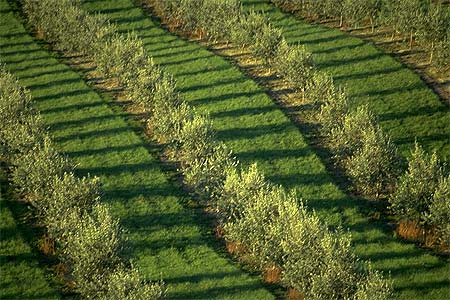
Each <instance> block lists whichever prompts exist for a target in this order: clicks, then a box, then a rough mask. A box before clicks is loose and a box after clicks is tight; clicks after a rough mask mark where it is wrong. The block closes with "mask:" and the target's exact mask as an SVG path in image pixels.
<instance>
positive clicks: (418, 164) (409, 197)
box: [389, 143, 442, 221]
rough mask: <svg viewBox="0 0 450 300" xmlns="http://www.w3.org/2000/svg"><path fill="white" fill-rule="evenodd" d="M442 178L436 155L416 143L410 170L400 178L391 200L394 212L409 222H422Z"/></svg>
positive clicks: (409, 164) (410, 160)
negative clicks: (430, 153)
mask: <svg viewBox="0 0 450 300" xmlns="http://www.w3.org/2000/svg"><path fill="white" fill-rule="evenodd" d="M441 177H442V169H441V168H440V166H439V160H438V157H437V155H436V153H433V154H432V155H431V156H430V155H428V154H426V153H425V151H424V150H423V149H422V147H420V146H419V144H417V143H416V144H415V149H414V151H412V153H411V158H410V159H409V161H408V170H407V171H406V173H405V174H404V175H403V176H401V177H400V179H399V182H398V184H397V189H396V191H395V192H394V193H393V194H392V196H391V197H390V199H389V201H390V203H391V209H392V210H393V212H394V213H395V214H396V215H398V216H402V217H404V218H406V219H409V220H414V221H421V218H422V215H423V214H424V213H426V212H428V208H429V206H430V204H431V202H432V199H433V194H434V191H435V190H436V188H437V186H438V182H439V178H441Z"/></svg>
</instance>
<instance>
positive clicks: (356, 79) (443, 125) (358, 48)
mask: <svg viewBox="0 0 450 300" xmlns="http://www.w3.org/2000/svg"><path fill="white" fill-rule="evenodd" d="M242 2H243V3H244V7H245V8H246V9H250V8H252V9H257V10H264V11H265V12H266V13H267V14H268V16H269V17H270V20H271V22H272V23H273V24H274V25H275V26H277V27H278V28H281V29H282V30H283V32H284V36H285V38H286V39H287V41H288V42H289V43H290V44H296V43H300V44H302V45H305V46H306V47H307V49H308V50H309V51H311V52H313V53H314V59H315V61H316V63H317V66H318V68H319V69H320V70H323V71H326V72H328V73H330V74H332V75H333V77H334V79H335V81H336V83H337V84H339V85H342V86H345V87H346V88H347V91H348V93H349V95H350V96H351V105H352V106H356V105H361V104H366V103H367V104H368V105H369V107H370V108H371V109H372V110H373V111H374V112H375V113H376V114H377V115H378V116H379V118H380V121H381V125H382V126H383V128H384V129H385V130H387V132H388V133H389V134H390V135H391V136H392V139H393V141H394V142H395V143H396V144H397V145H398V146H399V147H400V150H401V152H402V153H403V154H405V155H408V154H409V151H410V149H411V147H412V146H413V144H414V141H415V139H416V138H417V141H418V142H420V143H421V144H422V145H423V146H424V147H425V149H427V150H428V151H430V152H431V151H433V150H436V152H437V153H438V155H439V157H440V158H441V159H442V160H444V161H447V162H449V161H450V126H449V125H450V106H449V105H448V104H444V103H443V102H442V101H440V100H439V98H438V96H437V95H435V94H434V92H433V91H432V90H431V89H429V88H428V87H427V85H426V84H425V83H424V82H423V81H422V80H421V79H420V77H419V76H418V75H417V74H416V73H414V72H413V71H412V70H409V69H408V68H406V67H405V66H404V65H402V64H401V63H400V62H399V61H398V60H397V59H395V58H393V57H391V56H389V55H386V54H384V52H383V51H382V50H380V49H378V48H376V47H375V46H374V45H373V44H372V43H368V42H365V41H363V40H361V39H359V38H356V37H352V36H350V35H349V34H347V33H344V32H342V31H339V30H336V29H330V28H326V27H324V26H320V25H313V24H310V23H308V22H305V21H303V20H301V19H297V18H295V17H293V16H292V15H290V14H286V13H283V12H281V11H280V10H279V9H277V8H275V7H274V6H273V5H270V4H269V0H243V1H242Z"/></svg>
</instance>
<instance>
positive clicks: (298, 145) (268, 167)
mask: <svg viewBox="0 0 450 300" xmlns="http://www.w3.org/2000/svg"><path fill="white" fill-rule="evenodd" d="M83 6H84V8H86V9H88V10H90V11H91V12H97V11H98V12H100V13H103V14H105V15H106V16H107V17H108V18H110V19H111V20H113V21H114V23H116V24H117V25H118V26H119V29H120V30H122V31H123V32H127V31H129V30H135V31H136V33H137V34H138V35H139V36H140V37H141V38H142V39H143V41H144V43H145V45H146V48H147V50H148V51H149V53H150V54H151V55H152V56H153V57H154V59H155V61H156V62H157V63H159V64H161V65H162V66H163V67H164V68H165V69H166V70H167V71H168V72H169V73H171V74H173V75H174V76H175V78H176V79H177V81H178V83H179V87H180V90H181V92H182V94H183V96H184V97H185V98H186V99H187V100H188V102H189V103H190V104H191V105H193V106H195V107H196V108H197V109H198V110H200V111H203V112H208V113H209V114H210V116H211V118H212V119H213V122H214V127H215V129H216V130H217V133H218V134H217V137H218V138H219V139H220V140H223V141H224V142H225V143H226V144H227V145H228V146H230V147H231V149H232V150H233V152H234V153H235V154H236V156H237V157H238V159H239V160H240V161H241V163H242V164H243V165H248V164H250V163H252V162H255V161H256V162H257V163H258V165H259V167H260V169H261V170H263V171H264V173H265V174H266V175H267V177H268V178H269V179H270V180H271V181H272V182H275V183H277V184H282V185H284V186H285V187H287V188H293V189H296V190H297V191H298V194H299V195H300V196H301V197H303V198H304V199H306V200H307V201H308V205H309V206H310V207H312V208H314V209H316V210H317V211H318V212H319V214H320V215H321V216H322V217H323V218H324V219H326V220H327V221H328V222H329V223H330V224H331V225H335V226H336V225H339V224H340V225H343V226H344V227H345V228H349V229H350V230H351V232H352V235H353V238H354V242H355V247H356V251H357V253H358V255H359V256H360V257H362V258H363V259H370V260H371V261H372V262H373V265H374V267H375V268H377V269H379V270H383V271H385V272H386V273H388V272H390V273H391V275H392V278H393V279H394V285H395V289H396V297H398V298H400V299H445V298H446V297H447V296H448V295H449V294H450V272H449V268H450V263H449V260H448V259H447V258H440V257H438V256H434V255H432V254H430V252H427V251H425V250H422V249H419V248H418V247H416V246H415V245H414V244H411V243H403V242H400V241H399V240H398V239H397V238H396V237H395V236H394V234H393V231H392V229H391V228H389V227H388V226H387V225H385V223H384V222H380V223H376V222H371V221H369V220H368V217H367V216H368V215H369V214H370V212H372V211H373V209H372V208H371V207H370V205H368V204H367V203H366V202H359V201H355V200H351V199H349V198H348V197H346V196H345V194H344V193H343V192H341V191H340V190H339V189H338V188H337V186H336V185H335V184H334V183H333V181H332V178H331V176H330V175H329V174H327V172H326V170H325V167H324V166H323V164H322V163H321V161H320V160H319V159H318V157H317V156H316V155H315V153H314V152H313V150H312V148H311V147H309V146H308V145H307V143H306V142H305V140H304V138H303V136H302V135H301V133H300V132H299V131H298V130H297V128H296V127H295V126H294V125H293V124H292V123H291V122H290V121H289V119H288V118H287V117H286V116H284V114H283V113H282V112H281V111H280V110H279V108H278V107H277V106H276V105H275V104H274V103H273V102H272V100H271V99H270V98H269V97H268V96H267V95H266V94H265V92H264V91H263V90H261V88H259V87H258V86H257V85H256V84H255V83H254V82H253V81H251V80H249V79H248V78H247V77H246V76H244V75H243V74H242V73H241V72H240V71H239V70H238V69H237V68H236V67H233V66H232V65H231V64H230V63H229V62H227V61H226V60H225V59H223V58H220V57H217V56H215V55H213V54H212V53H211V52H209V51H208V50H206V49H205V48H204V47H201V46H199V45H197V44H196V43H192V42H187V41H185V40H183V39H181V38H178V37H177V36H175V35H173V34H170V33H168V32H167V31H166V30H165V29H162V28H161V26H160V24H159V23H158V22H157V21H155V20H152V19H151V18H149V17H146V15H145V14H144V13H143V11H142V10H141V9H140V8H136V7H135V6H134V5H133V3H132V2H131V1H129V0H90V1H86V2H84V4H83Z"/></svg>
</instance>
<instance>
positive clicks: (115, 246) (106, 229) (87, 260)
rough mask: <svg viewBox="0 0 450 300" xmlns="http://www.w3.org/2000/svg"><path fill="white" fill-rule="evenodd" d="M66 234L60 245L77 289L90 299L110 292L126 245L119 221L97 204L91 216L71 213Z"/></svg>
mask: <svg viewBox="0 0 450 300" xmlns="http://www.w3.org/2000/svg"><path fill="white" fill-rule="evenodd" d="M63 232H64V233H63V234H62V235H61V237H60V238H59V239H58V240H57V242H58V243H59V245H60V247H61V249H62V253H63V255H64V256H63V257H64V259H65V261H66V262H67V263H69V264H70V266H71V270H72V275H73V277H74V279H75V281H76V290H77V291H78V292H79V293H80V294H81V295H82V296H83V297H84V298H86V299H97V298H99V297H100V296H101V295H102V294H104V293H105V290H106V289H107V286H108V282H109V274H111V273H113V272H114V271H115V270H117V269H118V268H120V264H121V261H120V257H119V253H121V251H122V249H123V247H124V245H123V233H122V229H121V228H120V225H119V220H118V219H117V218H114V217H113V216H112V215H111V213H110V212H109V209H108V208H107V207H106V206H105V205H101V204H96V205H94V206H93V207H92V211H91V212H90V213H87V212H86V211H82V210H79V209H73V210H71V211H70V212H69V213H68V214H67V215H66V222H65V224H64V228H63Z"/></svg>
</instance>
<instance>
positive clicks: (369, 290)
mask: <svg viewBox="0 0 450 300" xmlns="http://www.w3.org/2000/svg"><path fill="white" fill-rule="evenodd" d="M357 288H358V289H357V291H356V294H355V300H389V299H391V297H392V281H391V280H389V279H385V278H384V277H383V275H382V274H381V273H380V272H377V271H375V270H373V269H372V267H371V266H370V265H369V268H368V270H367V273H366V276H365V278H363V279H362V280H360V281H359V282H358V287H357Z"/></svg>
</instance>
